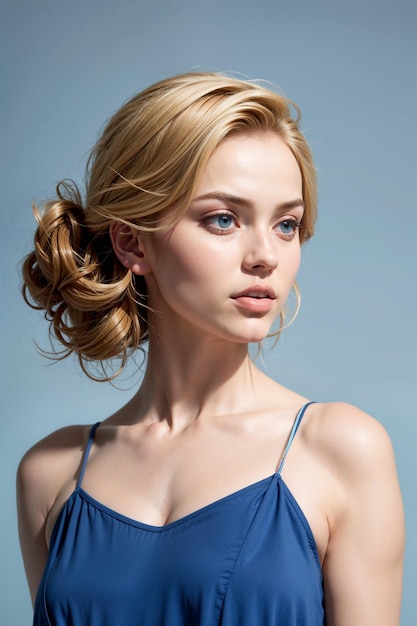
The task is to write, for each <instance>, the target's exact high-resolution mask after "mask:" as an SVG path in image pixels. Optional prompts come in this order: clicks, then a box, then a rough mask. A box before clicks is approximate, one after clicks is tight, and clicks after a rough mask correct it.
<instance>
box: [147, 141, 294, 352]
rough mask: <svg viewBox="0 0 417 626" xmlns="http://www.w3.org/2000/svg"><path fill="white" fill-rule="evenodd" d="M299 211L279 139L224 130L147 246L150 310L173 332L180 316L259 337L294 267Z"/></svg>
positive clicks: (289, 157)
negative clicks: (185, 196)
mask: <svg viewBox="0 0 417 626" xmlns="http://www.w3.org/2000/svg"><path fill="white" fill-rule="evenodd" d="M302 216H303V201H302V180H301V174H300V170H299V167H298V165H297V162H296V160H295V158H294V156H293V154H292V152H291V151H290V149H289V148H288V147H287V146H286V144H285V143H284V142H283V141H282V139H281V138H280V137H279V136H278V135H276V134H275V133H272V132H269V133H265V132H259V133H251V134H238V135H234V136H231V137H229V138H226V139H225V140H224V141H223V142H222V143H221V144H220V145H219V147H218V148H217V149H216V151H215V152H214V153H213V155H212V156H211V158H210V160H209V161H208V163H207V166H206V167H205V169H204V170H203V173H202V176H201V178H200V181H199V184H198V187H197V189H196V192H195V195H194V197H193V199H192V201H191V204H190V206H189V207H188V209H187V211H186V213H185V214H184V215H183V217H182V218H181V219H180V221H179V222H178V223H177V224H176V225H175V226H174V227H172V228H170V229H169V230H167V231H166V232H160V233H158V234H156V235H155V245H154V246H152V250H149V251H148V253H149V260H150V267H151V271H150V272H149V273H148V274H147V275H146V282H147V288H148V295H149V304H150V306H151V307H152V308H153V309H155V310H156V311H159V312H160V313H161V314H162V317H161V316H157V317H158V318H159V319H163V320H164V324H165V327H166V328H169V327H171V328H172V330H173V332H177V331H178V332H179V331H180V328H181V327H183V326H184V324H185V330H187V328H188V330H190V325H192V326H193V327H194V329H195V330H198V332H201V333H203V334H209V335H211V336H213V337H216V338H218V339H223V340H229V341H235V342H239V343H243V342H245V343H247V342H252V341H260V340H262V339H263V338H265V336H266V335H267V334H268V332H269V330H270V327H271V325H272V323H273V321H274V320H275V318H276V317H277V315H278V314H279V312H280V311H281V310H282V308H283V307H284V304H285V301H286V299H287V296H288V294H289V291H290V289H291V286H292V284H293V282H294V280H295V277H296V274H297V270H298V267H299V262H300V243H299V236H298V226H297V225H298V224H299V222H300V221H301V219H302ZM150 321H151V320H150ZM151 324H152V321H151Z"/></svg>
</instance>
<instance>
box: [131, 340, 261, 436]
mask: <svg viewBox="0 0 417 626" xmlns="http://www.w3.org/2000/svg"><path fill="white" fill-rule="evenodd" d="M263 376H264V375H263V374H261V372H260V371H259V370H258V369H257V368H256V366H255V365H254V364H253V363H252V361H251V359H250V357H249V354H248V347H247V345H246V344H235V343H228V342H225V341H219V340H214V339H212V338H211V339H206V340H205V341H204V340H201V338H200V340H199V341H196V340H195V338H193V337H192V336H191V335H190V337H189V338H188V341H181V342H177V341H174V342H173V343H172V342H170V343H169V344H168V343H164V342H163V341H161V340H152V338H151V341H150V347H149V357H148V365H147V368H146V372H145V376H144V379H143V383H142V386H141V389H140V390H139V392H138V395H137V401H138V403H139V406H140V414H141V415H142V416H143V418H144V419H146V420H149V421H150V422H162V421H164V422H165V423H166V424H167V425H168V426H169V428H170V429H171V430H177V429H182V428H186V427H187V426H188V425H189V424H191V423H192V422H194V421H195V420H196V419H197V418H204V416H210V415H211V416H212V415H224V414H233V413H239V412H242V411H244V410H245V407H248V405H250V404H251V400H252V401H255V384H254V382H255V380H258V379H259V377H263Z"/></svg>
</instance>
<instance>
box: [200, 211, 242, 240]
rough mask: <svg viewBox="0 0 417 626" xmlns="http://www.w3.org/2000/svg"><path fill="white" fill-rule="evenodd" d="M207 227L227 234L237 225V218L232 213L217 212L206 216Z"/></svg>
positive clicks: (217, 232) (218, 232)
mask: <svg viewBox="0 0 417 626" xmlns="http://www.w3.org/2000/svg"><path fill="white" fill-rule="evenodd" d="M203 222H204V223H205V225H206V228H208V229H209V230H211V231H212V232H214V233H216V234H219V235H221V234H227V233H228V232H229V231H231V230H232V229H233V227H234V226H235V225H236V218H235V216H234V215H232V214H231V213H215V214H213V215H208V216H207V217H205V218H204V220H203Z"/></svg>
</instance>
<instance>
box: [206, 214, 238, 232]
mask: <svg viewBox="0 0 417 626" xmlns="http://www.w3.org/2000/svg"><path fill="white" fill-rule="evenodd" d="M211 219H212V224H214V225H215V226H217V227H218V228H222V229H226V228H230V227H231V226H232V224H233V218H232V216H231V215H227V214H226V213H224V214H221V215H213V217H212V218H211Z"/></svg>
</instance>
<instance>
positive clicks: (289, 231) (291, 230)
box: [278, 219, 300, 238]
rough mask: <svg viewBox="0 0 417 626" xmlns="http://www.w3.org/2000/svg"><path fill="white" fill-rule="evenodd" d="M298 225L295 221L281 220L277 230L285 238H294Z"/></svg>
mask: <svg viewBox="0 0 417 626" xmlns="http://www.w3.org/2000/svg"><path fill="white" fill-rule="evenodd" d="M299 227H300V224H299V223H298V222H297V221H296V220H290V219H287V220H283V221H282V222H280V223H279V224H278V229H279V230H280V232H281V233H282V234H283V235H284V236H285V237H290V238H291V237H294V235H295V233H296V231H297V229H298V228H299Z"/></svg>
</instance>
